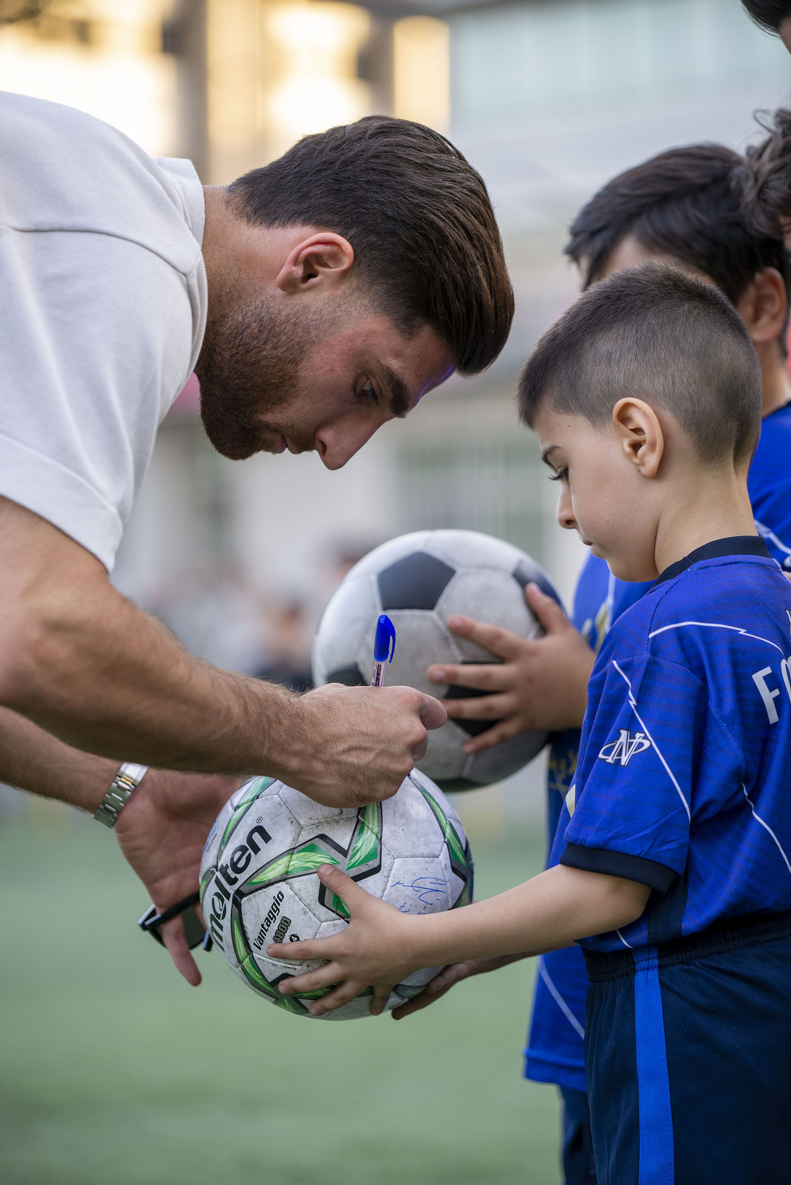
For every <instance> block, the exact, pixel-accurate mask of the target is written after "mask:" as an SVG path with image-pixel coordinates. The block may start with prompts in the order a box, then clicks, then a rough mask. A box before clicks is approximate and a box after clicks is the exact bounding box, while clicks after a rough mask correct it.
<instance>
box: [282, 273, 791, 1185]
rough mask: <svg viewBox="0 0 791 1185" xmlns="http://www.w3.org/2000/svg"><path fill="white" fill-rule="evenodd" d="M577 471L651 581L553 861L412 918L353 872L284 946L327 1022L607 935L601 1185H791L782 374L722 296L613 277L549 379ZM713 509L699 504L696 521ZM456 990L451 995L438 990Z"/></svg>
mask: <svg viewBox="0 0 791 1185" xmlns="http://www.w3.org/2000/svg"><path fill="white" fill-rule="evenodd" d="M519 403H520V412H521V416H522V419H523V420H524V422H525V423H527V424H528V425H529V426H531V427H532V428H533V429H534V430H535V432H536V435H537V437H538V440H539V444H540V446H541V453H542V457H543V459H544V461H545V462H546V463H547V464H548V465H549V467H550V468H551V470H552V472H553V477H554V479H555V480H557V481H558V482H560V483H561V484H560V487H559V488H560V495H559V499H558V508H557V515H558V521H559V522H560V524H561V526H563V527H566V528H568V529H575V530H577V531H578V533H579V535H580V537H581V538H582V540H583V541H584V542H585V543H587V544H588V545H590V546H592V548H593V550H594V552H595V554H596V555H598V556H600V557H601V558H602V559H605V560H606V561H607V563H608V565H609V567H610V570H611V571H612V572H613V573H614V575H615V576H616V577H618V578H620V579H623V580H627V581H647V580H652V581H653V584H652V586H651V588H650V589H649V590H648V591H647V592H646V594H645V595H644V596H643V597H642V598H641V600H640V601H639V602H637V603H636V604H635V605H633V606H631V608H630V609H629V610H627V612H626V613H624V614H623V615H622V616H621V617H620V619H619V620H618V621H617V622H616V623H615V625H614V626H613V628H612V629H611V630H610V632H609V634H608V635H607V637H606V639H605V640H604V643H603V645H602V647H601V649H600V651H599V654H598V657H597V659H596V663H595V666H594V669H593V674H592V676H591V679H590V683H589V694H588V707H587V710H586V714H585V720H584V724H583V730H582V739H581V743H580V751H579V762H578V767H577V772H576V777H575V781H574V784H572V786H571V787H570V788H569V790H568V792H567V794H566V798H565V803H564V806H563V810H562V812H561V818H560V822H559V825H558V830H557V834H556V836H555V842H554V845H553V850H552V856H551V860H550V867H549V868H548V870H547V871H545V872H543V873H541V874H539V875H538V876H537V877H534V878H533V879H532V880H530V881H528V882H526V883H525V884H523V885H520V886H518V887H517V888H515V889H511V890H509V891H508V892H506V893H503V894H501V895H500V896H498V897H494V898H490V899H489V900H488V901H481V902H478V903H476V904H474V905H470V906H468V907H466V908H465V909H460V910H450V911H448V912H447V913H439V914H434V915H424V916H407V915H403V914H401V913H399V912H398V910H396V909H394V908H393V907H392V906H389V905H386V904H385V903H384V902H382V901H379V900H377V899H375V898H373V897H371V896H370V895H369V894H368V893H366V892H365V890H364V889H363V888H361V887H360V886H359V885H355V884H354V882H352V881H351V880H350V879H349V878H348V877H347V876H346V875H345V874H344V873H342V872H340V870H338V869H337V868H331V867H330V866H328V865H323V866H322V868H321V869H320V870H319V876H320V879H321V880H322V882H323V883H324V884H325V885H326V886H327V887H328V888H329V889H330V890H331V891H332V892H333V893H335V894H337V895H338V896H339V897H340V898H341V899H342V900H343V901H344V902H345V904H346V906H347V908H348V909H349V913H350V918H351V922H350V925H349V926H348V927H347V928H346V929H345V930H344V932H343V933H342V934H338V935H336V936H334V937H332V938H328V939H325V940H319V941H314V942H303V943H297V944H290V945H287V946H283V945H280V946H271V947H270V948H269V950H268V954H269V955H270V957H275V958H295V957H297V958H299V959H310V960H313V959H326V960H328V962H327V963H325V964H324V965H322V966H320V967H318V968H317V969H315V970H313V971H308V972H307V973H305V974H302V975H300V976H297V977H295V978H293V979H289V980H287V981H285V982H284V983H283V984H281V989H280V990H281V991H282V992H284V994H290V993H292V992H316V993H323V992H327V993H328V994H326V995H324V996H322V998H320V999H316V1000H315V1002H314V1003H313V1004H312V1005H311V1007H310V1011H311V1012H312V1013H313V1014H314V1015H322V1014H323V1013H325V1012H327V1011H329V1010H331V1009H333V1008H337V1007H341V1006H342V1005H343V1004H344V1003H346V1002H347V1001H348V1000H349V999H351V998H353V997H354V996H355V995H357V994H358V993H359V992H360V991H362V990H365V989H366V988H368V987H372V988H373V1000H372V1009H371V1010H372V1012H374V1013H377V1012H381V1011H382V1009H383V1008H384V1006H385V1003H386V1001H387V998H388V995H389V992H390V990H391V987H392V985H393V984H394V983H397V982H399V981H402V980H403V979H404V977H405V976H406V975H408V974H410V973H411V972H412V971H413V970H415V969H417V968H418V967H421V966H430V965H445V971H444V972H442V973H441V974H440V975H439V976H438V977H437V979H436V980H435V981H434V983H435V988H436V989H438V990H436V991H435V992H434V997H435V998H436V997H437V996H438V995H439V994H440V993H441V990H442V988H443V987H445V986H447V985H449V984H451V983H453V982H455V980H456V979H457V978H459V977H460V975H459V970H460V966H461V967H463V966H464V964H460V962H459V961H460V960H469V959H475V960H479V961H481V962H482V964H483V965H482V967H481V969H484V968H485V969H488V970H493V969H495V968H496V967H498V966H502V965H503V964H504V963H506V962H509V961H512V960H513V959H514V958H520V957H525V956H526V955H538V954H541V953H542V952H546V951H548V950H553V949H557V948H558V947H562V946H565V945H567V944H568V943H569V942H570V941H572V940H577V941H579V942H581V944H582V947H583V950H584V952H585V959H586V963H587V967H588V973H589V976H590V980H591V987H590V990H589V993H588V1004H587V1017H586V1019H587V1025H586V1050H585V1051H586V1065H587V1074H588V1086H589V1097H590V1111H591V1130H592V1135H593V1144H594V1152H595V1158H596V1168H597V1172H598V1177H599V1181H600V1182H601V1185H701V1183H702V1182H717V1185H785V1183H786V1182H787V1180H788V1165H789V1162H790V1161H791V1125H789V1123H788V1111H789V1105H791V1010H789V1007H788V983H789V981H790V980H791V860H790V859H789V854H791V809H790V808H789V802H788V768H789V763H790V762H791V671H790V670H789V661H790V659H791V637H789V623H790V622H791V584H789V582H788V580H787V579H786V578H785V577H784V575H783V573H782V571H781V569H780V567H779V565H778V563H777V561H776V560H775V559H773V558H772V557H771V556H770V555H769V552H768V551H767V548H766V544H765V542H764V540H763V539H762V538H761V537H760V535H759V534H758V533H757V531H756V529H755V524H754V521H753V515H752V511H751V507H750V500H749V496H748V493H747V486H746V477H747V468H748V465H749V462H750V458H751V456H752V453H753V451H754V449H755V446H756V444H757V442H758V437H759V434H760V428H761V376H760V370H759V366H758V362H757V359H756V356H755V351H754V349H753V347H752V344H751V342H750V338H749V336H748V334H747V332H746V329H745V326H744V322H743V321H742V320H741V318H740V317H739V316H738V314H737V313H736V312H735V310H734V309H733V306H732V305H731V304H730V303H729V302H728V301H727V300H726V299H725V297H724V296H723V295H722V294H721V293H720V292H718V291H717V289H716V288H715V287H714V286H713V285H711V284H708V283H704V282H701V281H700V280H697V279H693V278H692V277H691V276H688V275H686V274H684V273H683V272H682V271H681V270H679V269H678V268H675V267H668V266H666V265H662V264H657V263H649V264H644V265H643V266H642V267H640V268H632V269H627V270H624V271H621V272H618V273H617V274H615V275H612V276H610V277H609V278H608V279H606V280H603V281H602V282H601V283H598V284H595V285H593V286H592V287H591V288H590V289H589V290H588V291H587V292H586V293H584V295H583V296H582V297H580V299H579V301H578V302H577V303H576V304H574V305H573V306H572V307H571V308H570V309H569V310H568V311H567V312H566V313H565V314H564V316H563V317H562V318H561V319H560V321H559V322H558V323H557V324H556V325H555V326H554V327H553V328H552V329H550V330H549V332H548V333H546V334H545V335H544V337H543V338H542V339H541V341H540V342H539V344H538V346H537V347H536V350H535V351H534V353H533V355H532V357H531V358H530V360H529V362H528V363H527V365H526V367H525V369H524V371H523V374H522V377H521V380H520V391H519ZM690 507H694V513H692V514H691V513H690ZM426 995H427V997H428V998H429V999H430V997H431V995H432V993H431V990H430V988H429V989H427V992H426Z"/></svg>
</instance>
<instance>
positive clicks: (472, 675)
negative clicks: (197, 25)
mask: <svg viewBox="0 0 791 1185" xmlns="http://www.w3.org/2000/svg"><path fill="white" fill-rule="evenodd" d="M525 597H526V599H527V603H528V605H529V606H530V608H531V609H532V611H533V613H534V614H535V615H536V617H537V618H538V620H539V621H540V622H541V624H542V625H543V627H544V629H545V630H546V633H545V635H544V637H543V638H537V639H534V640H530V639H526V638H520V637H519V636H518V635H517V634H512V633H511V632H510V631H509V630H503V629H498V628H497V627H495V626H491V625H484V624H483V623H482V622H478V621H473V620H471V618H469V617H451V618H450V619H449V621H448V625H449V627H450V628H451V630H452V631H453V632H454V633H455V634H459V635H460V636H461V637H463V638H469V639H470V640H471V641H472V642H476V643H477V644H478V645H479V646H483V647H484V649H486V650H490V651H491V653H492V654H494V655H496V656H497V658H499V659H502V662H499V663H496V664H492V665H491V666H487V665H478V664H475V665H469V664H464V665H462V666H432V667H429V670H428V675H429V678H430V679H431V680H432V682H434V683H445V684H449V685H451V686H458V687H472V688H475V689H476V690H479V691H486V692H489V693H492V692H494V693H496V694H488V695H485V696H481V697H480V698H475V699H453V700H444V701H443V706H444V708H445V710H446V711H447V713H448V715H449V716H450V717H451V718H452V719H457V720H458V719H464V720H496V721H497V722H498V723H497V724H495V725H494V726H493V727H492V728H490V729H488V730H487V731H486V732H483V733H480V735H479V736H477V737H473V738H472V739H471V740H469V741H468V742H467V744H466V745H465V746H464V752H465V753H478V752H480V751H481V750H482V749H489V748H491V747H492V745H499V744H501V743H502V742H503V741H507V740H510V739H511V738H512V737H515V736H517V735H518V734H519V733H520V732H524V731H525V730H527V729H541V730H546V731H547V732H556V731H560V730H561V729H564V728H579V727H580V725H581V724H582V718H583V716H584V715H585V707H586V705H587V698H588V679H589V678H590V673H591V670H592V669H593V660H594V657H595V656H594V654H593V651H592V650H591V649H590V647H589V646H588V644H587V642H586V641H585V639H584V638H583V637H582V636H581V635H580V634H579V633H578V632H577V630H575V629H574V626H573V625H572V624H571V622H570V621H569V619H568V618H567V617H566V614H565V613H564V612H563V610H562V609H561V607H560V605H558V603H557V601H555V600H553V598H552V597H548V596H547V595H546V594H545V593H543V592H542V591H541V589H540V588H539V587H538V585H537V584H529V585H528V586H527V588H526V589H525Z"/></svg>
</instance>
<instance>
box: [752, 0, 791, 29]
mask: <svg viewBox="0 0 791 1185" xmlns="http://www.w3.org/2000/svg"><path fill="white" fill-rule="evenodd" d="M742 4H743V5H744V7H745V8H746V9H747V11H748V12H749V14H750V16H751V17H752V18H753V20H754V21H755V23H756V25H761V26H762V27H763V28H764V29H769V31H770V32H771V33H779V32H780V26H781V25H782V23H783V21H784V20H786V19H787V18H788V17H790V16H791V0H742Z"/></svg>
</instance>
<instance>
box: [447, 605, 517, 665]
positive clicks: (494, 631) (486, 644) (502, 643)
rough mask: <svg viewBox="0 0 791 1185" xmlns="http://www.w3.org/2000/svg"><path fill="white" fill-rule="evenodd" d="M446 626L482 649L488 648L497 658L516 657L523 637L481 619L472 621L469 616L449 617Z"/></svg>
mask: <svg viewBox="0 0 791 1185" xmlns="http://www.w3.org/2000/svg"><path fill="white" fill-rule="evenodd" d="M448 628H449V629H450V630H451V631H452V632H453V633H454V634H459V635H460V636H461V637H462V638H469V639H470V641H471V642H475V643H476V645H478V646H483V648H484V650H490V651H491V652H492V654H496V655H497V657H498V658H504V659H506V660H508V659H512V658H516V656H517V655H518V654H519V651H520V649H521V647H522V646H524V643H525V639H524V638H520V637H519V635H518V634H512V633H511V631H510V630H504V629H500V627H499V626H496V625H486V624H484V622H482V621H474V620H473V619H472V618H471V617H459V616H454V617H449V618H448Z"/></svg>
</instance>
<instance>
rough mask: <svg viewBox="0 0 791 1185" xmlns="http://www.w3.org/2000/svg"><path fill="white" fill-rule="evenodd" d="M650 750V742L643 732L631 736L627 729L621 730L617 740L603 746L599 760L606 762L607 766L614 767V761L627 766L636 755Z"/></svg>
mask: <svg viewBox="0 0 791 1185" xmlns="http://www.w3.org/2000/svg"><path fill="white" fill-rule="evenodd" d="M650 748H651V742H650V741H649V739H648V737H647V736H646V735H645V733H644V732H636V733H635V734H634V735H632V733H631V732H630V731H629V729H628V728H622V729H621V730H620V731H619V733H618V737H617V739H616V740H614V741H609V742H608V743H607V744H606V745H605V746H604V748H603V749H602V751H601V753H600V754H599V759H600V760H601V761H606V762H607V764H608V765H615V763H616V761H617V762H619V764H620V765H628V764H629V762H630V761H631V760H632V758H633V757H634V755H635V754H636V753H644V752H645V751H646V749H650Z"/></svg>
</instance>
